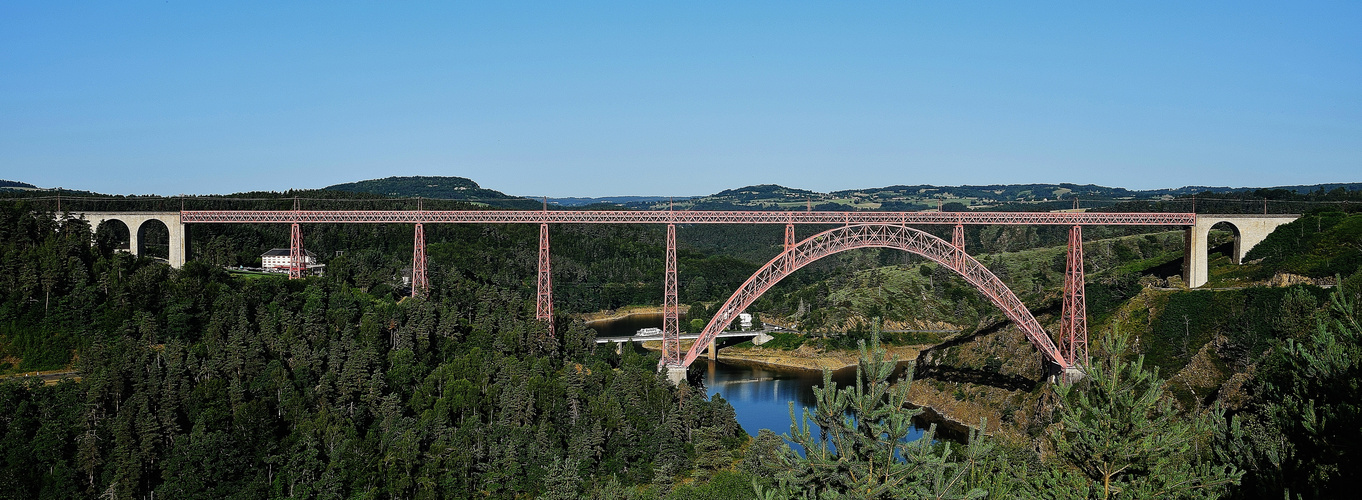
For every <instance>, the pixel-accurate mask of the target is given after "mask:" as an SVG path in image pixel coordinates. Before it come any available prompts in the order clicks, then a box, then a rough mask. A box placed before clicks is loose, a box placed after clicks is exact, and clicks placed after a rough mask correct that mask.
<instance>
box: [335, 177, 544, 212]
mask: <svg viewBox="0 0 1362 500" xmlns="http://www.w3.org/2000/svg"><path fill="white" fill-rule="evenodd" d="M322 189H326V190H329V191H347V192H351V193H371V194H378V195H383V196H391V197H395V198H435V199H444V200H466V201H471V202H475V203H480V204H485V205H488V206H494V207H502V208H538V207H540V206H542V203H540V202H535V201H532V200H529V199H526V198H522V197H519V196H510V195H508V194H506V193H502V192H501V191H496V190H492V189H484V188H483V187H481V186H479V185H478V183H476V182H473V181H472V180H471V179H467V178H464V177H435V176H410V177H396V176H394V177H385V178H382V179H370V180H367V181H358V182H347V183H344V184H336V185H332V186H327V187H324V188H322Z"/></svg>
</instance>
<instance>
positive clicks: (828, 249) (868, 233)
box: [664, 224, 1076, 370]
mask: <svg viewBox="0 0 1362 500" xmlns="http://www.w3.org/2000/svg"><path fill="white" fill-rule="evenodd" d="M857 248H892V249H898V250H903V251H906V252H910V253H913V254H916V255H920V256H922V257H926V258H927V259H929V260H931V261H933V262H936V263H938V264H941V265H942V266H943V267H945V268H947V269H950V270H951V271H954V272H955V273H956V274H958V275H959V276H960V277H961V278H963V279H964V280H965V281H966V282H968V283H970V284H971V285H973V286H974V287H975V288H976V289H977V290H978V291H979V292H980V293H981V294H983V295H984V297H985V298H987V299H989V301H990V302H992V303H993V304H994V305H995V306H997V307H998V308H999V309H1001V310H1002V311H1003V314H1004V315H1006V316H1007V318H1008V319H1009V320H1011V321H1012V323H1013V324H1015V325H1017V327H1018V328H1019V329H1021V330H1022V332H1023V333H1025V334H1026V338H1027V340H1029V341H1030V342H1031V344H1032V345H1034V346H1036V349H1037V350H1039V351H1040V352H1041V355H1042V356H1044V357H1045V359H1046V360H1047V361H1049V362H1051V363H1053V364H1054V365H1056V366H1057V367H1058V368H1059V369H1060V370H1069V369H1073V368H1076V367H1073V366H1070V365H1069V363H1067V362H1066V361H1065V360H1064V357H1063V355H1062V354H1061V353H1060V351H1059V349H1058V348H1057V347H1056V346H1055V343H1054V341H1053V340H1051V339H1050V336H1049V334H1047V333H1046V332H1045V330H1044V329H1043V328H1041V326H1040V323H1039V322H1037V321H1036V318H1035V317H1034V316H1032V315H1031V311H1030V310H1029V309H1027V308H1026V305H1025V304H1023V303H1022V301H1021V299H1018V298H1017V296H1016V294H1014V293H1012V290H1010V289H1008V288H1007V285H1006V284H1004V283H1003V282H1002V280H999V279H998V277H997V276H995V275H994V274H993V273H992V272H991V271H989V270H988V268H986V267H984V265H983V264H980V263H979V261H977V260H974V258H973V257H970V256H969V254H967V253H965V251H964V249H962V248H959V247H956V246H955V245H952V244H951V243H949V242H947V241H945V240H943V239H941V238H938V237H936V236H933V235H931V234H929V233H927V232H925V231H921V230H918V229H913V228H910V227H906V226H897V225H883V224H859V225H848V226H843V227H840V228H836V229H831V230H828V231H824V232H821V233H818V234H816V235H813V236H810V237H809V238H808V239H805V240H804V241H801V242H799V243H797V244H795V245H793V246H791V247H790V248H787V249H786V250H785V251H784V252H781V254H780V255H777V256H776V257H775V258H773V259H771V261H770V262H767V263H766V265H765V266H762V268H761V269H758V270H757V272H756V273H754V274H753V275H752V276H751V277H750V278H748V279H747V281H746V282H744V283H743V284H742V286H740V287H738V290H737V291H735V292H733V295H732V296H730V297H729V299H728V301H727V302H725V303H724V305H723V306H722V307H720V308H719V311H718V312H717V313H716V314H715V315H714V317H713V318H711V319H710V321H709V324H708V325H706V326H705V329H704V331H703V332H701V334H700V336H699V338H697V339H696V341H695V343H694V344H693V345H692V346H691V348H690V350H689V351H688V352H687V353H686V354H685V356H684V357H683V358H682V362H681V366H682V367H688V366H690V364H691V363H692V362H694V361H695V359H696V358H698V357H699V356H700V353H701V352H702V351H703V350H704V348H705V347H706V346H708V345H709V342H710V341H711V340H713V339H714V338H716V336H717V335H718V334H719V333H720V332H721V331H722V330H723V328H724V327H725V326H727V325H728V324H729V323H730V322H731V321H732V320H733V319H735V318H737V317H738V313H741V312H742V311H743V310H745V309H747V307H748V306H750V305H751V304H752V302H754V301H756V300H757V299H758V298H760V297H761V295H762V294H763V293H765V292H766V291H767V290H769V289H770V288H771V287H772V286H774V285H775V284H776V283H778V282H780V280H781V279H783V278H785V277H786V276H788V275H790V274H791V273H794V272H795V271H797V270H799V269H801V268H803V267H804V266H807V265H809V264H811V263H813V262H815V261H817V260H819V259H821V258H823V257H827V256H829V255H834V254H838V253H841V252H845V251H847V250H854V249H857ZM664 358H665V355H664Z"/></svg>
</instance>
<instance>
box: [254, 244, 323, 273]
mask: <svg viewBox="0 0 1362 500" xmlns="http://www.w3.org/2000/svg"><path fill="white" fill-rule="evenodd" d="M291 257H292V255H290V250H289V249H287V248H272V249H270V251H268V252H265V253H263V254H260V267H263V268H265V270H266V271H275V270H282V271H287V270H288V268H289V265H290V264H292V262H290V258H291ZM303 267H306V268H309V269H311V268H313V267H317V256H316V255H315V254H313V253H312V252H311V251H308V250H303Z"/></svg>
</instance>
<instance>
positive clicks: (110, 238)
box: [93, 219, 132, 253]
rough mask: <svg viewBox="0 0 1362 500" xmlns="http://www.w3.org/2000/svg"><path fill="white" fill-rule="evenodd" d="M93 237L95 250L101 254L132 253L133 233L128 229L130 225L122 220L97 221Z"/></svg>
mask: <svg viewBox="0 0 1362 500" xmlns="http://www.w3.org/2000/svg"><path fill="white" fill-rule="evenodd" d="M93 236H94V243H95V248H96V249H98V250H99V252H100V253H109V252H113V251H117V250H122V251H124V252H131V251H132V246H131V243H132V231H131V230H129V229H128V224H127V223H126V222H123V221H121V220H118V219H103V220H98V221H95V227H94V235H93Z"/></svg>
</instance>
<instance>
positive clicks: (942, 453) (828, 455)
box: [754, 329, 988, 499]
mask: <svg viewBox="0 0 1362 500" xmlns="http://www.w3.org/2000/svg"><path fill="white" fill-rule="evenodd" d="M859 346H860V351H861V355H860V362H859V364H858V365H857V368H856V385H855V386H851V387H841V388H839V387H837V384H835V383H833V382H832V373H831V372H829V371H824V372H823V386H822V387H815V388H814V395H815V400H816V407H815V410H814V412H812V413H810V412H809V411H808V410H807V409H806V410H805V411H804V418H803V425H802V426H800V425H799V421H798V420H796V419H795V416H794V405H793V403H792V404H791V405H790V419H791V421H792V423H791V425H790V434H788V435H786V436H785V439H787V440H790V441H792V442H794V443H796V444H798V445H800V446H802V447H803V449H804V453H805V456H804V457H803V458H798V459H794V460H793V464H792V465H793V478H794V479H793V481H790V482H788V483H785V484H782V485H780V486H779V487H778V488H777V489H775V490H773V491H763V488H761V486H760V485H754V486H755V488H756V490H757V495H758V497H762V498H782V497H784V498H791V497H797V496H801V495H802V496H804V497H807V498H856V499H872V498H876V499H878V498H983V496H984V495H985V494H986V493H985V492H984V491H983V490H978V489H969V490H967V488H966V487H965V485H964V483H965V478H966V475H967V474H968V473H969V468H970V464H971V463H972V460H973V459H975V458H977V457H980V456H982V455H985V454H987V453H988V446H987V445H985V444H984V443H983V442H982V440H979V439H972V440H971V442H970V444H969V445H968V446H967V447H966V450H965V453H964V457H965V458H966V460H965V461H963V462H962V461H954V460H951V459H950V456H951V454H952V451H953V449H952V448H953V447H952V446H951V445H950V444H942V445H940V446H938V445H935V444H934V443H933V435H934V431H935V427H933V428H929V429H928V430H927V431H926V432H925V433H924V434H923V435H922V436H921V437H920V438H919V439H917V440H913V441H908V437H909V435H910V434H911V433H912V431H913V426H912V418H913V417H914V416H916V415H918V414H920V413H922V411H923V410H922V409H920V408H910V405H909V403H908V390H909V388H910V384H911V383H912V372H911V370H910V371H909V373H908V374H907V375H906V376H905V377H904V379H903V380H901V381H899V382H898V383H897V384H891V383H890V381H889V379H890V377H891V376H892V375H893V373H894V369H895V368H896V367H897V365H898V363H897V359H896V358H892V357H887V354H886V352H885V350H884V349H883V348H881V347H880V343H879V330H878V329H875V330H873V331H872V336H871V341H870V346H869V347H867V346H866V344H865V342H863V341H862V342H859ZM813 425H816V426H817V427H818V429H817V433H816V434H815V432H814V430H813V427H812V426H813ZM975 437H976V438H977V436H975Z"/></svg>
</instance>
